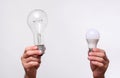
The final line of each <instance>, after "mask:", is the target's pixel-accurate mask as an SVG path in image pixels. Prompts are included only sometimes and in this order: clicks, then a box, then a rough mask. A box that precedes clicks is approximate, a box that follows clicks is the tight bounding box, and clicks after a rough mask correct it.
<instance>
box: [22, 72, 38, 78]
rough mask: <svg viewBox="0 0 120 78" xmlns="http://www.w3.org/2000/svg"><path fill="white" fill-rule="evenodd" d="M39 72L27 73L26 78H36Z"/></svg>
mask: <svg viewBox="0 0 120 78" xmlns="http://www.w3.org/2000/svg"><path fill="white" fill-rule="evenodd" d="M36 74H37V72H36V71H35V72H26V73H25V76H24V78H36Z"/></svg>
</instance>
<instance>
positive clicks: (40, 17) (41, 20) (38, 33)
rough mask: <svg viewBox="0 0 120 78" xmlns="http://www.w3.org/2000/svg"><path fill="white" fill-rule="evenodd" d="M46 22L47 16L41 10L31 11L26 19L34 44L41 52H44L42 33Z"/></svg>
mask: <svg viewBox="0 0 120 78" xmlns="http://www.w3.org/2000/svg"><path fill="white" fill-rule="evenodd" d="M47 22H48V19H47V14H46V13H45V12H44V11H43V10H41V9H35V10H33V11H31V12H30V13H29V15H28V18H27V24H28V25H29V27H30V29H31V31H32V33H33V37H34V44H35V45H37V47H38V48H39V50H41V51H43V52H44V50H45V46H44V44H43V32H44V29H45V28H46V26H47Z"/></svg>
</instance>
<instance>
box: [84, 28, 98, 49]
mask: <svg viewBox="0 0 120 78" xmlns="http://www.w3.org/2000/svg"><path fill="white" fill-rule="evenodd" d="M99 38H100V34H99V32H98V31H97V30H95V29H90V30H88V31H87V33H86V40H87V43H88V48H89V51H92V49H93V48H96V47H97V43H98V41H99Z"/></svg>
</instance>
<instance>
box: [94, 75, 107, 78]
mask: <svg viewBox="0 0 120 78" xmlns="http://www.w3.org/2000/svg"><path fill="white" fill-rule="evenodd" d="M93 78H105V77H104V75H103V76H99V77H95V76H93Z"/></svg>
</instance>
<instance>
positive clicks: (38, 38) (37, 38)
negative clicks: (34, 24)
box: [33, 33, 44, 45]
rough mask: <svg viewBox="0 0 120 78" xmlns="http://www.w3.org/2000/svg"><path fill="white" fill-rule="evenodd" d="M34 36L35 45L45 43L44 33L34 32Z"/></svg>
mask: <svg viewBox="0 0 120 78" xmlns="http://www.w3.org/2000/svg"><path fill="white" fill-rule="evenodd" d="M33 37H34V45H43V44H44V43H43V38H42V35H41V34H39V33H36V34H33Z"/></svg>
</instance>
